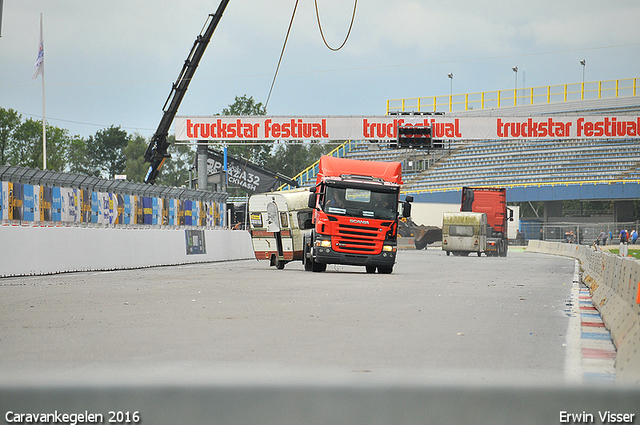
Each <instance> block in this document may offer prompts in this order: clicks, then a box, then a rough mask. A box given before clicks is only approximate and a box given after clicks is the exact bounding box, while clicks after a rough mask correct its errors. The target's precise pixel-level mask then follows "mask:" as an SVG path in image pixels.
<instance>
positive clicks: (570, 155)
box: [347, 139, 640, 191]
mask: <svg viewBox="0 0 640 425" xmlns="http://www.w3.org/2000/svg"><path fill="white" fill-rule="evenodd" d="M347 157H349V158H353V159H365V160H374V161H400V162H402V163H403V174H404V176H405V178H404V180H405V190H406V191H422V190H430V189H442V188H452V187H461V186H472V185H513V184H536V183H551V182H563V183H571V182H575V183H580V182H586V181H602V180H605V181H606V180H616V179H621V178H624V179H637V178H640V171H638V169H637V168H638V165H640V164H639V158H640V140H638V139H629V140H600V141H594V140H512V141H504V140H500V141H492V140H486V141H467V142H457V143H455V144H454V145H452V146H451V147H450V149H447V150H445V151H444V152H441V153H440V154H439V155H436V154H435V153H433V152H432V153H426V152H407V151H405V150H396V149H388V148H386V147H385V146H384V145H383V146H380V149H379V150H369V148H368V143H362V144H356V146H355V147H354V148H353V149H352V150H351V152H349V153H348V154H347ZM409 161H411V162H412V163H413V164H415V163H418V164H420V166H423V167H424V168H426V170H420V171H412V170H411V168H412V167H409ZM427 167H428V168H427ZM405 170H406V171H405Z"/></svg>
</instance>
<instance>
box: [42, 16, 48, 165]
mask: <svg viewBox="0 0 640 425" xmlns="http://www.w3.org/2000/svg"><path fill="white" fill-rule="evenodd" d="M40 39H41V40H42V13H40ZM43 62H44V61H43ZM42 169H43V170H46V169H47V121H46V119H45V102H44V64H43V67H42Z"/></svg>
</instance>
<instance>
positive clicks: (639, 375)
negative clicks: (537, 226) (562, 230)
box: [527, 240, 640, 384]
mask: <svg viewBox="0 0 640 425" xmlns="http://www.w3.org/2000/svg"><path fill="white" fill-rule="evenodd" d="M527 251H534V252H541V253H546V254H555V255H563V256H567V257H572V258H575V259H577V260H578V261H580V265H581V270H582V282H583V283H584V284H585V285H587V286H588V287H589V289H590V292H591V297H592V300H593V304H594V306H595V307H596V308H597V309H598V311H599V312H600V315H601V316H602V320H603V321H604V324H605V326H606V327H607V329H609V331H610V332H611V338H612V339H613V343H614V344H615V346H616V348H617V350H618V353H617V355H616V380H617V381H622V382H631V383H634V384H640V261H638V260H635V259H630V258H623V257H620V256H617V255H613V254H610V253H608V252H604V251H601V250H598V251H596V250H595V249H593V248H592V247H588V246H586V245H574V244H566V243H557V242H545V241H537V240H533V241H529V246H528V247H527Z"/></svg>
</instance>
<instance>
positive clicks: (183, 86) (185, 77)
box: [144, 0, 229, 184]
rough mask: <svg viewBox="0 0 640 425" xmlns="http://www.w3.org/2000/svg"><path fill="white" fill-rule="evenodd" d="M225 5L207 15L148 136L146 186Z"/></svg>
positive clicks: (153, 176) (155, 173)
mask: <svg viewBox="0 0 640 425" xmlns="http://www.w3.org/2000/svg"><path fill="white" fill-rule="evenodd" d="M228 3H229V0H222V1H221V2H220V5H219V6H218V10H217V11H216V13H214V14H211V15H209V17H208V18H207V21H206V22H205V25H204V27H203V31H202V32H201V33H200V35H198V37H197V38H196V41H195V42H194V43H193V47H192V48H191V52H190V53H189V56H188V57H187V60H186V61H185V62H184V65H183V66H182V71H180V75H178V79H177V80H176V82H175V83H173V86H172V88H171V93H169V97H168V98H167V101H166V102H165V103H164V106H163V107H162V111H163V115H162V119H161V120H160V124H158V128H157V129H156V132H155V133H154V134H153V136H152V137H151V142H150V143H149V147H148V148H147V150H146V152H145V154H144V160H145V162H149V163H151V165H150V166H149V171H147V175H146V177H145V178H144V182H145V183H149V184H153V183H155V181H156V178H157V177H158V174H159V172H160V168H161V167H162V164H164V161H165V159H166V158H168V157H169V156H170V155H169V154H168V153H167V148H168V147H169V143H167V135H168V133H169V128H170V127H171V123H172V122H173V119H174V118H175V116H176V113H177V112H178V107H179V106H180V103H181V102H182V98H184V95H185V93H186V92H187V88H188V87H189V83H190V82H191V79H192V78H193V75H194V74H195V72H196V68H198V64H199V63H200V59H202V56H203V55H204V51H205V50H206V48H207V45H208V44H209V41H210V40H211V36H212V35H213V32H214V31H215V29H216V27H217V26H218V22H220V18H222V14H223V13H224V10H225V8H226V7H227V4H228Z"/></svg>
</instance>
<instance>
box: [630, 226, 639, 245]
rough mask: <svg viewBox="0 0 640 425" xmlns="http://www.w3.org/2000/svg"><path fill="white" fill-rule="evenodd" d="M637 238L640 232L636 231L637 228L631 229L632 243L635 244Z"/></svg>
mask: <svg viewBox="0 0 640 425" xmlns="http://www.w3.org/2000/svg"><path fill="white" fill-rule="evenodd" d="M637 240H638V232H636V229H633V230H632V231H631V243H632V244H634V245H635V244H636V241H637Z"/></svg>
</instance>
